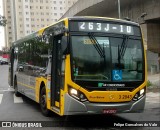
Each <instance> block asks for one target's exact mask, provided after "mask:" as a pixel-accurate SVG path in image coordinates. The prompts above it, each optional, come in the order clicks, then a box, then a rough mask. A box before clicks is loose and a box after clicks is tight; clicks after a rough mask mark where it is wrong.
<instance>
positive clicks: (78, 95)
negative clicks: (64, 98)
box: [68, 87, 87, 102]
mask: <svg viewBox="0 0 160 130" xmlns="http://www.w3.org/2000/svg"><path fill="white" fill-rule="evenodd" d="M68 93H69V95H70V96H72V97H74V98H75V99H77V100H79V101H81V102H85V101H87V98H86V96H85V95H84V94H83V93H82V92H80V91H78V90H76V89H74V88H71V87H69V89H68Z"/></svg>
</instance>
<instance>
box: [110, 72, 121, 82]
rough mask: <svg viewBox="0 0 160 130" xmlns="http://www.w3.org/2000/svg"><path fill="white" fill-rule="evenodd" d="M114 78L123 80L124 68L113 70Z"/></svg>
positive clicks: (114, 79)
mask: <svg viewBox="0 0 160 130" xmlns="http://www.w3.org/2000/svg"><path fill="white" fill-rule="evenodd" d="M112 79H113V81H120V80H122V70H113V71H112Z"/></svg>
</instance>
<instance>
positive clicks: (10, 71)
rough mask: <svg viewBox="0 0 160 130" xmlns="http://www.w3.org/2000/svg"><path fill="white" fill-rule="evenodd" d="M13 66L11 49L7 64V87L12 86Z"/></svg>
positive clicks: (12, 51)
mask: <svg viewBox="0 0 160 130" xmlns="http://www.w3.org/2000/svg"><path fill="white" fill-rule="evenodd" d="M13 65H14V49H13V48H12V49H11V54H10V63H9V74H8V76H9V77H8V79H9V80H8V81H9V85H10V86H13Z"/></svg>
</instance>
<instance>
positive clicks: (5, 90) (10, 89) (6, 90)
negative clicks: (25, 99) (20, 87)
mask: <svg viewBox="0 0 160 130" xmlns="http://www.w3.org/2000/svg"><path fill="white" fill-rule="evenodd" d="M0 92H14V89H13V88H8V89H4V90H0Z"/></svg>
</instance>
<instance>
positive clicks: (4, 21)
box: [0, 15, 7, 26]
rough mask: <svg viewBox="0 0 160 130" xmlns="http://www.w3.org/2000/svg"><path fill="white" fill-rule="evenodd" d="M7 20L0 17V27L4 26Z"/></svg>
mask: <svg viewBox="0 0 160 130" xmlns="http://www.w3.org/2000/svg"><path fill="white" fill-rule="evenodd" d="M6 24H7V19H6V18H5V17H4V16H1V15H0V26H6Z"/></svg>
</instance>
